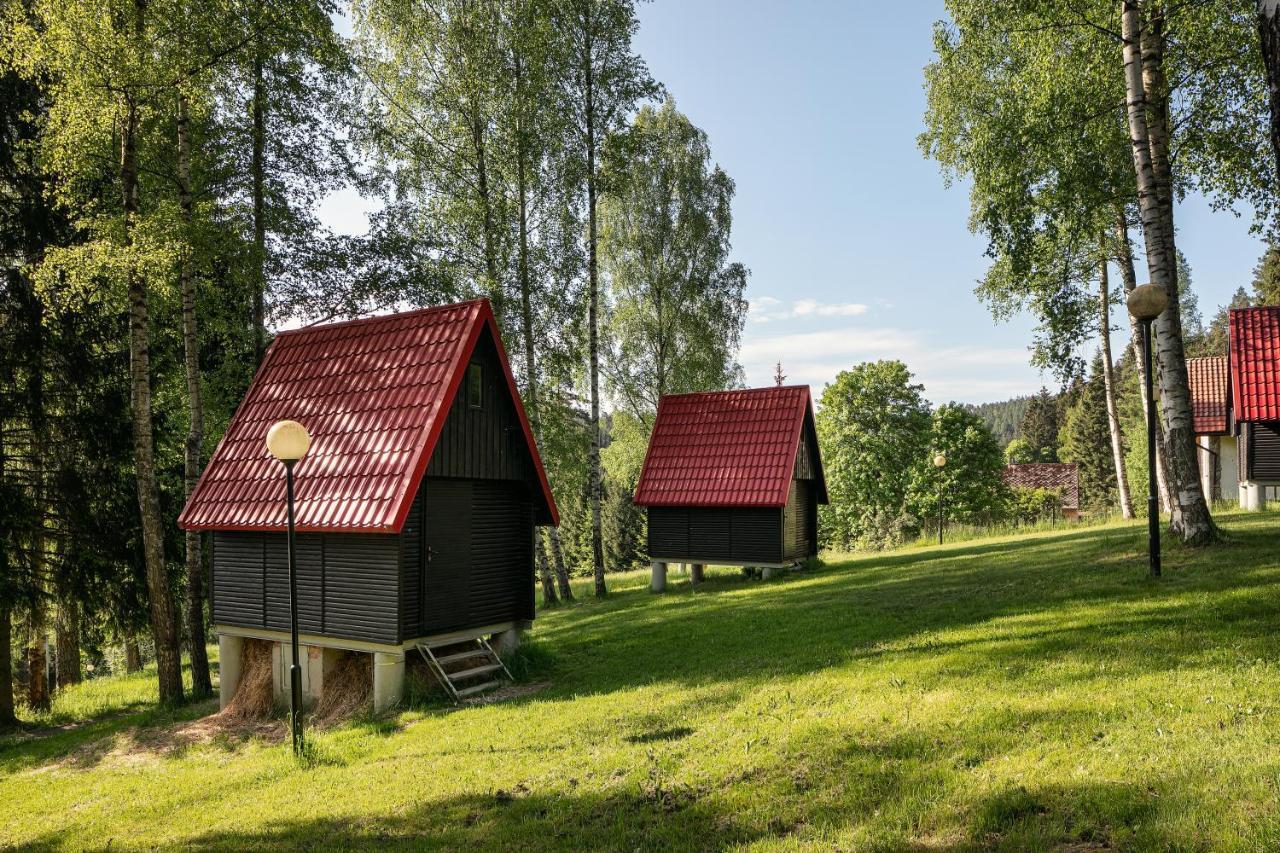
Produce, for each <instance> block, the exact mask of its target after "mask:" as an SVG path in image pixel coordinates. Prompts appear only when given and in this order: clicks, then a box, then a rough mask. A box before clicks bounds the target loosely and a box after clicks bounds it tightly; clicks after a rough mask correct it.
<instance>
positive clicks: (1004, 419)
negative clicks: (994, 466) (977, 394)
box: [968, 397, 1031, 446]
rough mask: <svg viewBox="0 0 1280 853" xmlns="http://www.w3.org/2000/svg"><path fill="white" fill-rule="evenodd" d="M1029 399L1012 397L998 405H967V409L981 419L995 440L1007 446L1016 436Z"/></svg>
mask: <svg viewBox="0 0 1280 853" xmlns="http://www.w3.org/2000/svg"><path fill="white" fill-rule="evenodd" d="M1030 399H1031V398H1030V397H1014V398H1013V399H1012V400H1002V401H1000V402H998V403H978V404H977V405H974V404H969V405H968V409H969V411H971V412H973V413H974V414H975V415H977V416H978V417H980V418H982V420H983V421H984V422H985V423H986V425H987V427H988V428H989V429H990V430H991V432H993V433H994V434H995V437H996V440H997V441H999V442H1000V444H1001V445H1002V446H1003V445H1008V444H1009V442H1011V441H1013V440H1014V437H1015V436H1016V435H1017V434H1018V426H1019V425H1020V424H1021V423H1022V418H1023V417H1024V416H1025V415H1026V413H1027V405H1028V404H1029V401H1030Z"/></svg>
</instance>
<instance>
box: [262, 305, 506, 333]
mask: <svg viewBox="0 0 1280 853" xmlns="http://www.w3.org/2000/svg"><path fill="white" fill-rule="evenodd" d="M488 302H489V300H488V299H487V298H486V297H483V296H480V297H477V298H475V299H464V300H463V301H461V302H450V303H449V304H448V305H428V306H426V307H425V308H411V309H410V310H408V311H390V312H388V313H386V314H372V315H370V316H368V317H352V318H351V319H348V320H335V321H333V322H332V323H312V324H311V325H308V326H299V327H297V328H296V329H281V330H280V331H278V332H276V334H275V336H276V337H277V338H278V337H280V336H282V335H296V334H298V333H300V332H316V331H319V330H321V329H342V328H346V327H348V326H358V325H360V324H361V323H373V322H376V321H378V320H392V319H395V320H399V319H402V318H405V317H419V316H422V315H424V314H434V313H436V312H443V311H450V310H453V309H457V308H468V307H470V306H472V305H484V304H487V303H488Z"/></svg>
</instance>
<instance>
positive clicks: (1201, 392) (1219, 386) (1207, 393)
mask: <svg viewBox="0 0 1280 853" xmlns="http://www.w3.org/2000/svg"><path fill="white" fill-rule="evenodd" d="M1227 368H1228V365H1227V357H1226V356H1224V355H1218V356H1210V357H1208V358H1189V359H1187V379H1188V381H1189V382H1190V384H1191V411H1192V422H1193V425H1194V429H1195V433H1196V435H1226V434H1227V433H1228V432H1230V423H1231V418H1230V413H1231V397H1230V393H1231V383H1230V382H1229V381H1228V369H1227Z"/></svg>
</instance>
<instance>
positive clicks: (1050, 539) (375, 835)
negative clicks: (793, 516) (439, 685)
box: [0, 513, 1280, 851]
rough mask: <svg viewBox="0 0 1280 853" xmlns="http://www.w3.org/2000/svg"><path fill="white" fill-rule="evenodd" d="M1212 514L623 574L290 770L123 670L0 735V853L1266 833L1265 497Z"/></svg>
mask: <svg viewBox="0 0 1280 853" xmlns="http://www.w3.org/2000/svg"><path fill="white" fill-rule="evenodd" d="M1220 520H1221V522H1222V524H1223V526H1224V529H1225V531H1226V535H1227V537H1228V541H1227V543H1226V544H1224V545H1222V546H1221V547H1218V548H1214V549H1212V550H1207V551H1189V550H1184V549H1181V548H1178V547H1176V546H1170V547H1168V548H1167V549H1166V556H1165V573H1166V574H1165V577H1164V578H1163V579H1162V580H1160V581H1158V582H1153V581H1150V580H1148V579H1146V577H1145V563H1144V559H1143V555H1142V549H1143V547H1144V544H1145V538H1144V537H1145V531H1144V528H1143V527H1142V526H1141V525H1113V526H1109V527H1104V528H1096V529H1080V530H1059V531H1053V532H1043V533H1037V534H1032V535H1029V536H1025V537H1022V538H1007V539H998V540H988V541H981V542H966V543H961V544H956V545H952V546H944V547H942V548H912V549H908V550H904V551H900V552H896V553H889V554H882V555H867V556H854V557H829V559H828V565H827V566H826V567H824V568H821V569H819V570H817V571H812V572H805V573H797V574H793V575H788V576H786V577H783V578H781V579H777V580H774V581H769V582H760V581H746V580H743V579H742V578H740V577H739V576H738V574H737V573H736V571H733V570H728V569H724V570H720V571H719V572H713V573H712V578H711V580H710V581H709V582H708V583H707V584H705V585H704V586H701V587H699V588H698V590H697V591H693V590H691V589H690V588H689V586H688V584H687V580H684V579H682V578H681V577H680V576H679V575H674V576H673V578H672V580H673V581H674V583H673V586H672V587H671V589H670V591H669V592H668V593H667V594H666V595H663V596H654V595H651V594H649V593H648V592H647V591H646V589H645V588H644V582H645V579H644V577H642V576H641V575H639V574H636V575H630V576H623V577H617V578H613V579H612V583H613V589H614V594H613V595H611V596H610V598H609V599H607V600H606V601H603V602H597V601H594V600H584V601H581V602H580V603H578V604H576V605H574V606H569V607H562V608H559V609H556V610H552V611H550V612H548V613H544V614H542V615H541V616H540V617H539V619H538V622H537V626H536V628H535V630H534V633H533V637H534V639H535V642H536V644H537V646H538V648H539V654H538V655H536V656H534V657H535V659H543V660H544V661H545V663H544V664H543V671H542V672H539V673H536V674H535V676H534V677H535V679H537V680H544V681H547V682H549V686H547V687H546V689H544V690H541V691H540V692H537V693H534V694H532V695H529V696H525V697H523V698H520V699H516V700H512V701H508V702H505V703H501V704H495V705H489V706H480V707H468V708H463V709H460V710H453V709H451V708H444V707H437V708H424V709H419V710H410V711H404V712H402V713H399V714H396V715H392V716H388V717H384V718H381V719H377V720H368V721H362V722H357V723H353V724H350V725H347V726H344V727H342V728H339V729H335V730H331V731H328V732H324V733H320V734H317V735H315V736H314V737H313V740H314V743H315V758H314V760H313V761H311V762H310V763H308V764H306V765H299V764H298V763H295V761H294V760H293V759H292V758H291V757H290V755H289V754H288V748H287V746H282V745H280V744H279V743H275V742H271V741H270V740H269V739H262V738H256V737H250V738H247V739H240V738H237V737H228V736H218V737H215V738H213V739H212V740H208V741H205V742H195V743H186V742H184V741H182V740H181V739H179V738H176V737H175V736H174V735H173V732H174V731H175V726H176V725H178V724H180V723H181V722H182V721H183V720H185V719H189V718H194V717H197V716H200V715H201V714H203V713H207V712H208V710H209V707H210V706H209V705H208V704H205V705H202V706H195V707H188V708H184V709H180V710H179V711H176V712H172V713H169V712H161V711H155V710H147V709H146V707H145V702H146V700H147V699H148V698H149V696H150V695H153V694H152V693H151V691H153V690H154V688H153V687H152V686H151V685H150V683H149V682H147V681H145V680H140V679H136V678H135V679H128V680H122V682H121V683H120V684H119V686H118V690H117V691H116V692H117V694H118V700H117V701H116V702H115V704H114V705H113V704H112V701H110V700H109V699H103V698H102V697H98V698H95V699H86V698H84V697H83V696H82V697H81V698H80V700H79V701H78V702H77V700H76V698H75V696H74V694H72V695H71V696H68V697H67V698H66V699H65V700H64V702H65V703H66V705H65V710H64V711H63V713H62V716H61V717H58V716H57V715H56V714H55V715H54V718H50V719H49V720H47V721H46V723H47V725H46V728H44V729H42V730H41V731H40V732H38V733H37V734H36V735H34V736H33V735H31V734H28V735H26V736H23V737H21V738H18V739H14V738H10V739H8V740H6V741H4V742H3V746H2V747H0V774H2V775H0V844H8V845H12V846H15V847H18V848H33V849H39V848H66V849H86V848H106V847H111V848H113V849H114V848H150V847H170V846H187V847H191V848H195V849H226V850H232V849H237V850H239V849H281V850H294V849H370V850H375V849H376V850H384V849H400V848H404V849H421V848H440V849H509V850H538V849H606V850H628V851H630V850H637V849H640V850H650V849H705V848H722V847H740V848H745V849H803V848H813V849H830V848H833V847H835V848H845V849H875V848H880V849H914V848H944V849H953V848H960V849H964V848H991V847H994V848H1010V849H1045V848H1054V847H1060V848H1062V849H1072V850H1083V849H1092V848H1101V847H1104V846H1110V847H1119V848H1153V847H1161V848H1166V847H1172V848H1185V849H1199V848H1215V849H1218V848H1240V849H1258V848H1275V847H1276V846H1278V845H1280V749H1277V747H1278V746H1280V703H1278V699H1277V697H1280V666H1277V663H1278V662H1280V632H1278V631H1277V626H1278V625H1280V515H1277V514H1274V513H1269V514H1263V515H1254V516H1247V515H1242V514H1229V515H1225V516H1222V517H1221V519H1220ZM582 592H585V588H584V589H583V590H582ZM85 689H86V691H87V690H89V689H92V690H96V691H103V690H104V689H106V688H105V686H104V685H103V684H102V683H99V684H97V685H90V686H89V687H87V688H85ZM77 720H78V721H79V722H77ZM50 726H70V727H69V728H62V729H57V728H50Z"/></svg>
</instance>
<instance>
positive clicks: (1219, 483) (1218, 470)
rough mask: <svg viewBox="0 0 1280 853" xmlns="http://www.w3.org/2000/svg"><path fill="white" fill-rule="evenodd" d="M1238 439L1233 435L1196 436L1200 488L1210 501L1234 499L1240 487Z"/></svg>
mask: <svg viewBox="0 0 1280 853" xmlns="http://www.w3.org/2000/svg"><path fill="white" fill-rule="evenodd" d="M1236 456H1237V448H1236V438H1235V436H1233V435H1199V436H1196V462H1197V463H1198V464H1199V467H1200V488H1201V489H1203V490H1204V493H1205V496H1206V497H1207V498H1209V499H1210V500H1223V499H1225V498H1234V497H1235V496H1236V492H1237V489H1238V487H1239V483H1240V481H1239V476H1238V474H1237V469H1238V460H1237V458H1236Z"/></svg>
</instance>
